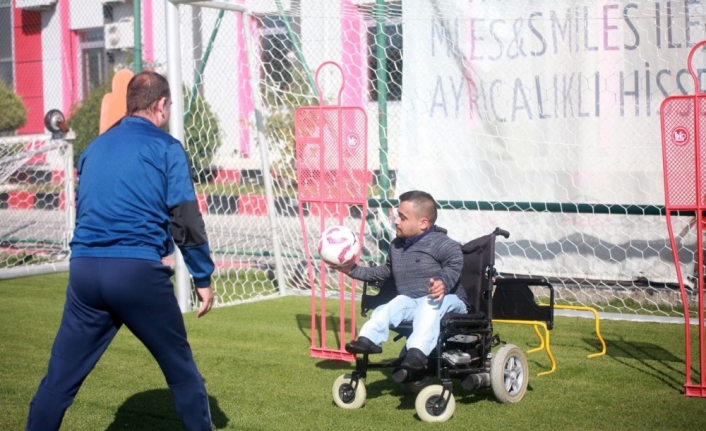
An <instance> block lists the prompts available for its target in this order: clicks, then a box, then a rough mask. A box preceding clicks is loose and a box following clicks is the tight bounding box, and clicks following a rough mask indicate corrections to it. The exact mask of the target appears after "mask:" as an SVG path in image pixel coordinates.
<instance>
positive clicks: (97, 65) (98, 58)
mask: <svg viewBox="0 0 706 431" xmlns="http://www.w3.org/2000/svg"><path fill="white" fill-rule="evenodd" d="M79 44H80V45H79V46H80V50H81V73H82V76H83V97H84V98H86V97H87V96H88V93H89V92H90V91H91V90H93V89H94V88H96V87H98V86H100V85H101V84H103V82H105V80H106V79H107V78H108V57H107V56H106V54H105V41H104V38H103V29H102V28H97V29H92V30H87V31H84V32H82V33H80V34H79Z"/></svg>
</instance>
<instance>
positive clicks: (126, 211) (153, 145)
mask: <svg viewBox="0 0 706 431" xmlns="http://www.w3.org/2000/svg"><path fill="white" fill-rule="evenodd" d="M78 172H79V185H78V193H77V217H76V229H75V231H74V237H73V240H72V242H71V247H72V257H91V256H92V257H131V258H138V259H148V260H159V259H160V258H161V257H163V256H165V255H166V254H169V253H170V252H171V251H172V249H173V246H172V243H171V235H170V226H169V213H168V209H169V207H171V206H174V205H176V204H178V203H181V202H184V201H191V200H194V199H195V194H194V190H193V185H192V183H191V179H190V178H189V175H188V172H189V169H188V165H187V158H186V154H185V152H184V150H183V148H182V146H181V144H180V143H179V142H178V141H177V140H175V139H173V138H172V137H170V136H169V135H168V134H166V133H165V132H164V131H162V130H160V129H159V128H157V127H156V126H155V125H154V124H152V123H151V122H149V121H148V120H146V119H143V118H139V117H125V118H124V119H123V120H122V121H121V123H120V124H118V125H116V126H115V127H113V128H112V129H110V130H108V131H106V132H105V133H104V134H102V135H101V136H99V137H98V138H97V139H96V140H94V141H93V142H92V143H91V145H89V147H88V148H87V149H86V150H85V151H84V153H83V155H82V156H81V159H80V161H79V168H78Z"/></svg>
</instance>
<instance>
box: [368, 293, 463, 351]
mask: <svg viewBox="0 0 706 431" xmlns="http://www.w3.org/2000/svg"><path fill="white" fill-rule="evenodd" d="M465 312H466V304H464V303H463V301H461V300H460V299H458V296H456V295H444V298H443V299H442V300H441V301H439V302H435V301H434V300H433V299H431V298H430V297H429V296H423V297H420V298H410V297H409V296H404V295H398V296H396V297H395V298H394V299H393V300H392V301H390V302H388V303H387V304H384V305H381V306H379V307H377V308H376V309H375V311H373V314H372V316H370V320H368V321H367V322H365V324H364V325H363V327H362V328H361V329H360V334H358V335H359V336H361V337H365V338H367V339H369V340H370V341H372V342H373V343H375V344H377V345H378V346H379V345H380V344H382V343H383V342H385V341H387V339H388V337H389V336H390V328H391V327H392V328H394V327H395V326H397V325H399V324H400V323H402V322H410V321H411V322H412V328H413V329H412V335H411V336H410V337H409V338H408V339H407V350H409V349H412V348H416V349H419V350H421V351H422V352H424V354H425V355H427V356H428V355H429V353H431V351H432V350H434V347H436V342H437V340H438V339H439V322H441V318H442V317H444V314H446V313H465Z"/></svg>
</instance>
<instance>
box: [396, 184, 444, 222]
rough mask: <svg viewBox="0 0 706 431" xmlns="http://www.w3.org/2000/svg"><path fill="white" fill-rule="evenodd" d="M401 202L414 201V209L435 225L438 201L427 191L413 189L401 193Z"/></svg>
mask: <svg viewBox="0 0 706 431" xmlns="http://www.w3.org/2000/svg"><path fill="white" fill-rule="evenodd" d="M400 202H412V205H413V206H414V210H415V211H416V212H417V214H419V215H420V216H422V217H425V218H427V219H428V220H429V223H430V224H431V225H432V226H433V225H434V223H436V201H435V200H434V198H433V197H432V196H431V195H430V194H429V193H427V192H423V191H420V190H411V191H408V192H404V193H402V194H401V195H400Z"/></svg>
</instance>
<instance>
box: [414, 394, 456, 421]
mask: <svg viewBox="0 0 706 431" xmlns="http://www.w3.org/2000/svg"><path fill="white" fill-rule="evenodd" d="M442 391H443V387H442V386H441V385H431V386H427V387H426V388H424V389H422V390H421V391H420V392H419V395H417V399H416V400H415V401H414V409H415V410H416V411H417V415H418V416H419V418H420V419H421V420H423V421H424V422H446V421H447V420H449V419H451V416H453V414H454V411H456V400H455V399H454V396H453V394H451V393H449V394H448V396H449V401H448V403H447V404H446V408H445V409H444V410H441V411H440V410H439V409H438V408H436V407H435V406H434V404H436V402H437V401H439V399H440V398H441V392H442Z"/></svg>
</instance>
